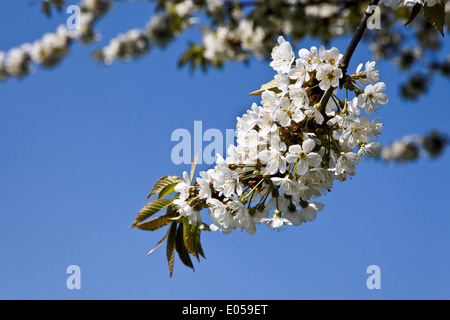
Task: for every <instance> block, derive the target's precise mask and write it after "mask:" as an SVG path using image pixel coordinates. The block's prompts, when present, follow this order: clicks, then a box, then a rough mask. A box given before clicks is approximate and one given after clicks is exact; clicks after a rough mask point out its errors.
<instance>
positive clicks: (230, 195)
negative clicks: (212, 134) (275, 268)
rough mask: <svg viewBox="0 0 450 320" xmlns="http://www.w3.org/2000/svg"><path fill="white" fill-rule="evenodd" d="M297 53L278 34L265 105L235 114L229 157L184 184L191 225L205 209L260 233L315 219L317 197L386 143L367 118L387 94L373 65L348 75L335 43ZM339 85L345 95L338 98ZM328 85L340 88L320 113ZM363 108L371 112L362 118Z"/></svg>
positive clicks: (227, 227) (218, 220)
mask: <svg viewBox="0 0 450 320" xmlns="http://www.w3.org/2000/svg"><path fill="white" fill-rule="evenodd" d="M298 56H299V57H297V58H296V57H295V54H294V52H293V50H292V46H291V45H290V43H289V42H287V41H286V40H285V39H284V38H282V37H280V38H279V39H278V44H277V45H276V46H275V48H274V49H273V52H272V62H271V63H270V65H271V67H272V68H273V69H274V70H275V71H276V75H275V77H274V81H272V82H271V83H270V84H273V85H272V86H269V87H267V86H265V88H267V89H266V90H264V91H263V92H261V103H260V105H258V104H256V103H255V104H253V106H252V107H251V109H250V110H248V111H247V113H246V114H244V115H243V116H242V117H239V118H237V125H236V136H237V137H236V138H237V145H231V146H230V147H229V149H228V156H227V157H226V158H225V159H224V158H222V157H221V156H220V155H218V156H217V161H216V166H215V167H214V168H211V169H210V170H208V171H207V172H201V173H200V176H201V177H200V178H197V181H196V183H195V184H194V185H193V186H191V187H190V188H189V189H188V191H186V190H185V188H186V184H185V183H184V184H183V183H182V184H180V185H179V186H177V189H179V190H180V191H179V192H180V201H182V202H181V204H182V206H179V211H180V213H181V214H182V215H186V212H191V214H189V217H192V218H190V222H191V223H193V224H195V223H200V222H201V221H200V220H199V219H198V215H197V213H198V211H200V210H201V209H203V208H208V209H209V216H210V218H211V220H212V225H211V229H213V230H220V231H221V232H223V233H230V232H231V231H232V230H234V229H237V228H238V229H243V230H245V231H246V232H247V233H249V234H254V232H255V231H256V225H258V224H262V223H264V224H266V225H267V226H269V227H270V228H276V229H278V228H281V227H283V226H285V225H295V226H298V225H301V224H302V223H305V222H307V221H313V220H314V219H315V218H316V216H317V212H319V211H321V210H323V208H324V205H323V204H321V203H319V202H317V201H315V199H316V198H319V197H321V196H323V195H324V194H325V193H326V192H327V191H329V190H330V189H331V188H332V187H333V184H334V182H335V181H336V180H338V181H345V180H346V179H347V177H348V176H352V175H354V174H355V172H356V165H357V164H358V163H359V162H360V161H361V160H362V159H363V158H364V157H372V156H374V155H375V154H376V153H377V148H378V147H379V145H380V144H379V143H378V142H374V141H371V139H372V138H373V137H376V136H378V135H379V134H380V132H381V130H382V128H383V125H382V124H381V123H379V118H375V119H372V120H371V119H369V117H368V116H367V115H370V114H372V113H373V112H375V111H376V110H377V109H378V108H379V107H380V106H381V105H384V104H386V103H387V101H388V99H387V96H386V95H385V94H384V93H383V91H384V89H385V84H384V83H383V82H378V80H379V78H380V77H379V74H378V71H376V69H375V63H374V62H368V63H367V64H366V69H365V71H361V67H359V68H358V70H357V72H356V73H354V74H352V75H344V74H343V71H342V69H341V68H340V66H339V61H340V60H341V58H342V55H341V54H340V53H339V50H338V49H337V48H332V49H330V50H326V49H325V48H324V47H320V48H316V47H312V48H310V50H307V49H301V50H300V51H299V54H298ZM361 83H364V84H366V86H365V87H360V85H361ZM340 84H343V87H344V88H345V89H343V91H344V90H345V91H346V92H345V94H344V95H343V96H344V98H339V97H338V88H339V85H340ZM329 88H332V89H334V93H333V94H332V96H331V99H330V100H329V101H328V104H327V105H326V108H324V110H322V108H321V101H322V99H323V97H324V95H325V92H326V90H328V89H329ZM351 93H353V94H354V96H353V97H352V98H350V97H349V96H350V94H351ZM362 110H364V112H365V114H367V115H364V116H361V114H362ZM189 192H190V194H191V196H190V197H189V198H186V199H185V195H186V194H188V193H189ZM192 195H194V196H192ZM186 202H187V203H190V209H189V210H187V209H186V206H185V204H186ZM192 212H197V213H196V214H195V215H194V214H193V213H192Z"/></svg>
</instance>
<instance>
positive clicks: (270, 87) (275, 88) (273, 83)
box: [250, 79, 281, 96]
mask: <svg viewBox="0 0 450 320" xmlns="http://www.w3.org/2000/svg"><path fill="white" fill-rule="evenodd" d="M266 90H270V91H274V92H276V93H280V92H281V91H280V89H278V81H277V80H276V79H273V80H272V81H270V82H268V83H266V84H263V85H262V86H261V88H260V89H259V90H256V91H253V92H252V93H250V95H251V96H260V95H262V94H263V92H264V91H266Z"/></svg>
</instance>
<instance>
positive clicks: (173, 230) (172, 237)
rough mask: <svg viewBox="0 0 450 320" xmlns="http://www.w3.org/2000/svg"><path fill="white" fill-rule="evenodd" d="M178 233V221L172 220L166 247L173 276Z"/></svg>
mask: <svg viewBox="0 0 450 320" xmlns="http://www.w3.org/2000/svg"><path fill="white" fill-rule="evenodd" d="M176 234H177V223H176V222H172V224H171V225H170V228H169V232H168V237H167V248H166V256H167V263H168V265H169V271H170V277H172V274H173V264H174V261H175V242H176Z"/></svg>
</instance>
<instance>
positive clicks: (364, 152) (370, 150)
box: [358, 142, 381, 158]
mask: <svg viewBox="0 0 450 320" xmlns="http://www.w3.org/2000/svg"><path fill="white" fill-rule="evenodd" d="M380 145H381V143H379V142H369V143H366V144H365V145H363V146H362V147H361V148H360V149H359V151H358V155H359V156H360V157H366V158H371V157H374V156H375V155H376V154H377V152H378V148H379V147H380Z"/></svg>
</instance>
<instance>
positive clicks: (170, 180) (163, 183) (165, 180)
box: [146, 176, 184, 200]
mask: <svg viewBox="0 0 450 320" xmlns="http://www.w3.org/2000/svg"><path fill="white" fill-rule="evenodd" d="M183 181H184V180H183V179H182V178H181V177H178V176H165V177H162V178H160V179H159V180H158V181H157V182H156V184H155V185H154V186H153V188H152V190H151V191H150V194H149V195H148V197H147V199H146V200H148V199H150V198H151V197H153V196H154V195H155V194H157V193H159V192H161V191H162V190H163V189H164V188H165V187H167V186H168V185H171V184H174V183H179V182H183Z"/></svg>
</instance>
